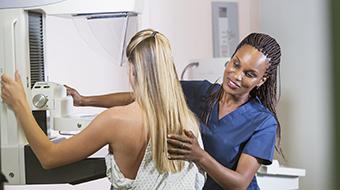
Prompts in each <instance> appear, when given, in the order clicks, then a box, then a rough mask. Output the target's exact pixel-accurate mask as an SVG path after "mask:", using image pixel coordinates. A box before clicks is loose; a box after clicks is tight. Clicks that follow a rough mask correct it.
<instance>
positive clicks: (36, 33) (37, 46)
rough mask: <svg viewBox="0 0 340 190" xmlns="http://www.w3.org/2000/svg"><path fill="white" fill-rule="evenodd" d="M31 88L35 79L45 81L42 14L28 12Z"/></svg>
mask: <svg viewBox="0 0 340 190" xmlns="http://www.w3.org/2000/svg"><path fill="white" fill-rule="evenodd" d="M28 28H29V54H30V67H31V88H32V87H33V85H34V84H35V83H36V82H37V81H45V65H44V30H43V15H42V14H41V13H37V12H32V11H29V12H28Z"/></svg>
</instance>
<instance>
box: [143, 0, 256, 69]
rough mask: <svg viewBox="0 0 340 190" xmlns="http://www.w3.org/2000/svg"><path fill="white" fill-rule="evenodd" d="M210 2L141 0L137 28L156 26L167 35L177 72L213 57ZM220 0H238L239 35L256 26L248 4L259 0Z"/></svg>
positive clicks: (243, 34) (229, 0) (208, 0)
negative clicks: (194, 61) (140, 18)
mask: <svg viewBox="0 0 340 190" xmlns="http://www.w3.org/2000/svg"><path fill="white" fill-rule="evenodd" d="M213 1H214V0H199V1H198V0H185V1H183V0H167V1H166V0H162V1H159V0H145V7H144V12H143V15H142V16H143V18H142V24H141V28H153V29H156V30H158V31H160V32H161V33H163V34H165V35H166V36H167V37H168V38H169V40H170V43H171V45H172V50H173V56H174V61H175V64H176V67H177V71H178V74H180V73H181V72H182V70H183V68H184V67H185V66H186V65H187V64H188V63H190V61H191V60H193V59H201V58H212V57H213V44H212V38H213V37H212V15H211V9H212V8H211V2H213ZM220 1H227V2H239V21H240V25H239V31H240V35H239V36H240V38H243V37H244V36H245V35H247V34H248V33H249V32H250V31H251V30H254V29H255V30H256V29H257V28H258V24H257V23H258V22H259V13H258V9H252V7H254V6H257V7H258V1H259V0H242V1H237V0H220ZM221 75H222V72H221Z"/></svg>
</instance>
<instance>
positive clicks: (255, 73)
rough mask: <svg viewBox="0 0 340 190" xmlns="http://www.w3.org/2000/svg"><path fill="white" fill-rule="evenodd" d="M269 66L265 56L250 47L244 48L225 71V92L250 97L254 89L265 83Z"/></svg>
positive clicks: (237, 53) (245, 46) (236, 54)
mask: <svg viewBox="0 0 340 190" xmlns="http://www.w3.org/2000/svg"><path fill="white" fill-rule="evenodd" d="M268 66H269V64H268V59H267V57H266V56H265V55H264V54H262V53H261V52H260V51H258V50H257V49H256V48H254V47H252V46H250V45H244V46H242V47H241V48H240V49H239V50H238V51H237V52H236V53H235V55H234V56H233V57H232V58H231V60H230V61H229V63H228V64H227V66H226V68H225V70H224V77H223V89H224V91H225V92H226V93H228V94H231V95H235V96H248V95H249V93H250V91H251V90H252V89H253V88H256V87H257V86H261V85H262V84H263V83H264V82H265V80H266V78H265V77H264V74H265V72H266V70H267V68H268Z"/></svg>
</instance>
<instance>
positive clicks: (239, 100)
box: [219, 92, 249, 107]
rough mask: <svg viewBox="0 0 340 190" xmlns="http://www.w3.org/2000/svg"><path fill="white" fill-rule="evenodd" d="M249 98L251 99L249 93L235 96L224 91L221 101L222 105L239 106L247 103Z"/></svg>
mask: <svg viewBox="0 0 340 190" xmlns="http://www.w3.org/2000/svg"><path fill="white" fill-rule="evenodd" d="M248 100H249V95H248V94H246V95H243V96H234V95H231V94H228V93H225V92H223V95H222V98H221V100H220V102H219V103H220V106H227V107H239V106H241V105H242V104H244V103H246V102H247V101H248Z"/></svg>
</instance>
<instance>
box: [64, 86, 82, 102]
mask: <svg viewBox="0 0 340 190" xmlns="http://www.w3.org/2000/svg"><path fill="white" fill-rule="evenodd" d="M64 86H65V88H66V92H67V95H70V96H72V98H73V105H74V106H82V100H83V98H84V97H83V96H82V95H80V94H79V92H78V91H77V90H76V89H74V88H71V87H69V86H67V85H64Z"/></svg>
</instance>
